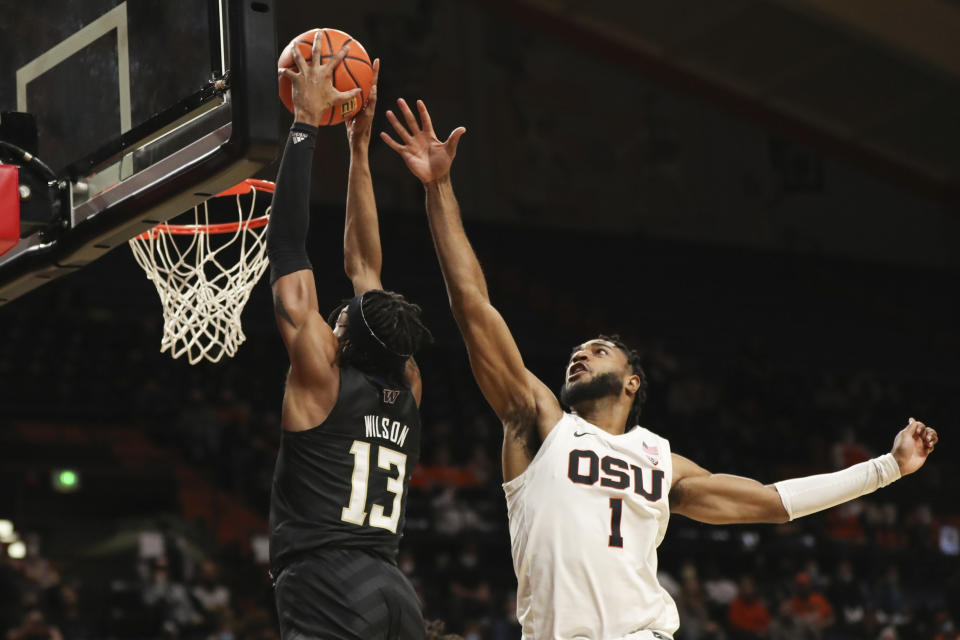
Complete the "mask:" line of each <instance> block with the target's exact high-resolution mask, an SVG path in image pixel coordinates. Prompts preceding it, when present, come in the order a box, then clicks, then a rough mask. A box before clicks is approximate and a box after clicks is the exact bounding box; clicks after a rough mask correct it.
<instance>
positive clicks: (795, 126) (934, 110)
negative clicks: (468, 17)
mask: <svg viewBox="0 0 960 640" xmlns="http://www.w3.org/2000/svg"><path fill="white" fill-rule="evenodd" d="M479 4H480V5H482V6H483V7H485V8H487V9H488V10H490V11H494V12H497V13H499V14H501V15H503V16H504V17H508V18H509V19H511V20H515V21H518V22H522V23H524V24H526V25H528V26H531V27H534V28H536V29H538V30H542V31H546V32H551V33H553V34H555V35H559V36H560V37H563V38H564V39H568V38H569V39H571V40H575V41H577V42H579V43H580V45H581V46H582V47H584V49H586V50H589V51H592V52H593V53H594V54H599V55H604V56H606V57H611V58H615V59H617V60H620V61H621V62H622V63H624V64H627V65H629V66H632V67H635V68H637V69H638V70H640V71H642V72H643V73H644V74H645V75H647V76H648V77H651V78H652V79H654V80H656V81H657V82H660V83H663V84H665V85H667V86H669V87H671V88H674V89H677V90H680V91H681V92H684V93H688V94H692V95H694V96H696V97H698V98H700V99H704V100H706V101H708V102H711V103H713V104H715V105H717V106H720V107H721V108H724V109H725V110H727V111H730V112H733V113H735V114H738V115H741V116H746V117H748V118H749V119H751V120H754V121H757V122H760V123H762V124H764V125H767V126H772V127H774V128H780V129H781V130H787V132H788V133H790V134H791V135H793V136H795V137H799V138H801V139H804V140H806V141H809V142H811V143H812V144H814V145H815V146H818V147H820V148H822V149H824V150H826V151H829V152H831V153H836V154H839V155H841V156H843V157H846V158H847V159H849V160H851V161H853V162H855V163H857V164H860V165H861V166H864V167H866V168H868V169H870V170H871V171H873V172H875V173H879V174H881V175H883V176H884V177H887V178H892V179H895V180H897V181H898V182H901V183H902V184H904V185H906V186H909V187H911V188H913V189H914V190H917V191H920V192H922V193H924V194H926V195H929V196H933V197H935V198H937V199H940V200H945V201H949V202H951V203H952V204H953V205H957V204H958V203H960V154H958V153H957V149H960V118H958V114H960V43H958V37H957V34H960V0H911V2H909V3H903V2H901V1H900V0H844V2H839V3H838V2H834V1H832V0H725V1H724V2H716V0H683V1H682V2H664V1H663V0H594V1H592V2H589V3H584V2H579V1H577V0H513V1H511V0H504V1H500V2H497V1H493V2H491V1H487V0H485V1H484V2H482V3H479Z"/></svg>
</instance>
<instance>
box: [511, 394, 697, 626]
mask: <svg viewBox="0 0 960 640" xmlns="http://www.w3.org/2000/svg"><path fill="white" fill-rule="evenodd" d="M672 477H673V464H672V461H671V458H670V443H669V442H668V441H667V440H666V439H664V438H661V437H660V436H658V435H656V434H654V433H653V432H651V431H648V430H646V429H644V428H642V427H636V428H634V429H632V430H630V431H628V432H627V433H624V434H622V435H612V434H610V433H607V432H606V431H604V430H602V429H600V428H599V427H596V426H594V425H592V424H590V423H589V422H587V421H586V420H583V419H582V418H580V417H578V416H576V415H573V414H569V413H564V414H563V417H562V418H561V419H560V421H559V422H558V423H557V425H556V426H555V427H554V428H553V430H552V431H551V432H550V433H549V435H547V437H546V439H545V440H544V441H543V444H542V445H541V446H540V450H539V451H538V452H537V455H536V456H534V458H533V461H532V462H531V463H530V466H529V467H527V469H526V471H524V472H523V473H522V474H520V475H519V476H517V477H516V478H514V479H513V480H511V481H510V482H506V483H504V485H503V488H504V491H505V492H506V494H507V513H508V515H509V518H510V541H511V546H512V548H513V568H514V570H515V571H516V573H517V617H518V619H519V620H520V624H521V625H523V640H548V639H549V640H561V639H562V640H574V639H576V640H621V639H630V640H633V639H634V638H636V639H640V638H665V637H669V636H671V635H672V634H673V633H674V632H675V631H676V630H677V627H678V626H679V625H680V620H679V616H678V614H677V607H676V605H675V604H674V602H673V599H672V598H671V597H670V595H669V594H668V593H667V592H666V590H664V589H663V587H661V586H660V584H659V583H658V582H657V547H658V546H659V545H660V542H661V541H662V540H663V536H664V534H665V533H666V531H667V521H668V520H669V518H670V506H669V504H668V502H667V494H668V493H669V491H670V484H671V480H672Z"/></svg>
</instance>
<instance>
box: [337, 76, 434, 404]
mask: <svg viewBox="0 0 960 640" xmlns="http://www.w3.org/2000/svg"><path fill="white" fill-rule="evenodd" d="M379 78H380V59H379V58H378V59H376V60H374V61H373V86H372V87H371V88H370V96H369V97H368V98H367V104H366V105H365V106H364V108H363V111H361V112H360V113H359V114H357V116H356V117H354V118H352V119H350V120H348V121H347V123H346V125H347V141H348V143H349V145H350V176H349V178H348V179H347V217H346V220H345V221H344V225H343V268H344V270H345V271H346V273H347V277H348V278H350V282H351V284H353V294H354V295H360V294H361V293H364V292H367V291H369V290H371V289H382V288H383V284H382V282H381V280H380V274H381V271H382V269H383V251H382V249H381V245H380V223H379V220H378V218H377V201H376V199H375V198H374V195H373V177H372V176H371V174H370V154H369V149H370V131H371V126H372V124H373V115H374V113H375V111H376V107H377V81H378V80H379ZM404 378H405V379H406V381H407V384H408V385H410V391H411V392H412V393H413V397H414V399H415V400H416V402H417V406H419V405H420V398H421V396H422V394H423V382H422V380H421V378H420V369H419V367H417V363H416V361H415V360H414V359H413V358H410V359H409V360H407V366H406V368H405V370H404Z"/></svg>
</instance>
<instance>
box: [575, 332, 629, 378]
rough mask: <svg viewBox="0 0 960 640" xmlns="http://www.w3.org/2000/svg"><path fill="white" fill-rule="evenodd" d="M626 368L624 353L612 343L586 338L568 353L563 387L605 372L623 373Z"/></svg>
mask: <svg viewBox="0 0 960 640" xmlns="http://www.w3.org/2000/svg"><path fill="white" fill-rule="evenodd" d="M626 368H627V357H626V355H624V353H623V352H622V351H620V349H618V348H617V347H616V346H614V344H613V343H611V342H608V341H606V340H599V339H598V340H588V341H587V342H584V343H583V344H581V345H580V346H577V347H574V348H573V351H572V352H571V353H570V361H569V362H568V363H567V375H566V377H565V378H564V387H567V386H574V385H579V384H582V383H584V382H588V381H590V380H593V379H595V378H597V377H599V376H601V375H603V374H605V373H618V374H619V373H625V372H626Z"/></svg>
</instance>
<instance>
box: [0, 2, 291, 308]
mask: <svg viewBox="0 0 960 640" xmlns="http://www.w3.org/2000/svg"><path fill="white" fill-rule="evenodd" d="M0 15H2V16H3V20H2V22H0V142H8V143H13V144H17V145H19V146H20V147H21V148H24V147H33V148H27V149H26V150H27V151H30V152H31V153H32V154H33V155H34V156H36V157H37V158H39V159H40V160H42V161H43V162H44V163H45V164H46V165H47V166H48V167H50V168H51V169H52V173H53V174H55V179H53V176H51V175H47V176H45V177H44V179H45V180H47V181H48V182H49V183H50V184H52V185H53V186H52V188H51V189H50V191H51V193H54V194H55V195H54V196H53V197H52V199H53V200H55V201H59V203H60V205H61V206H60V209H59V211H58V212H57V213H56V214H55V215H52V216H51V217H50V219H49V220H47V219H44V220H42V221H41V222H39V223H29V224H26V225H22V226H21V238H20V240H19V242H17V244H16V245H15V246H14V247H13V248H12V249H9V250H8V251H6V252H5V253H4V254H3V255H0V305H2V304H4V303H6V302H8V301H10V300H12V299H14V298H16V297H17V296H19V295H21V294H23V293H25V292H27V291H29V290H31V289H33V288H35V287H37V286H40V285H41V284H43V283H44V282H48V281H49V280H51V279H53V278H56V277H58V276H60V275H63V274H65V273H70V272H72V271H75V270H76V269H78V268H81V267H83V266H84V265H85V264H87V263H89V262H90V261H92V260H96V259H97V258H99V257H100V256H101V255H103V254H104V253H106V252H107V251H110V250H111V249H113V248H114V247H116V246H119V245H125V244H126V241H127V240H128V239H129V238H131V237H133V236H136V235H137V234H139V233H141V232H143V231H145V230H147V229H149V228H151V227H153V226H155V225H156V224H157V223H159V222H163V221H165V220H167V219H169V218H170V217H173V216H175V215H177V214H179V213H182V212H183V211H186V210H189V209H191V208H192V207H193V206H194V205H195V204H197V203H199V202H201V201H203V200H205V199H207V198H208V197H210V195H212V194H216V193H219V192H220V191H223V190H224V189H226V188H228V187H230V186H233V185H234V184H236V183H238V182H240V181H241V180H243V179H244V178H247V177H249V176H251V175H253V174H254V173H255V172H256V171H257V170H259V169H260V168H261V167H262V166H263V165H265V164H266V163H269V162H271V161H272V160H274V158H275V155H276V153H277V150H278V148H279V140H280V136H279V132H278V123H279V111H278V105H279V101H278V100H277V97H276V64H275V61H276V56H277V46H276V32H275V26H274V0H259V1H251V0H246V1H240V0H124V1H121V0H85V1H84V2H74V1H73V0H43V1H42V2H22V1H21V0H0ZM9 112H20V113H27V114H30V116H32V118H33V119H34V120H35V122H36V135H35V137H33V136H32V135H31V132H29V131H27V132H25V130H24V129H25V128H24V127H23V126H22V125H23V122H24V120H25V119H24V118H23V117H22V116H18V115H16V114H11V113H9ZM27 121H29V119H27ZM27 128H29V127H27ZM18 159H19V160H18ZM0 163H5V164H21V165H27V164H29V163H28V162H26V161H25V160H24V158H23V157H20V156H17V155H16V154H13V155H11V153H10V151H9V146H7V147H4V148H2V149H0ZM30 171H31V168H30V167H21V169H20V174H21V175H24V174H26V173H29V172H30ZM21 198H22V193H21ZM24 202H25V201H24V200H21V204H23V203H24ZM34 204H35V203H34Z"/></svg>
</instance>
